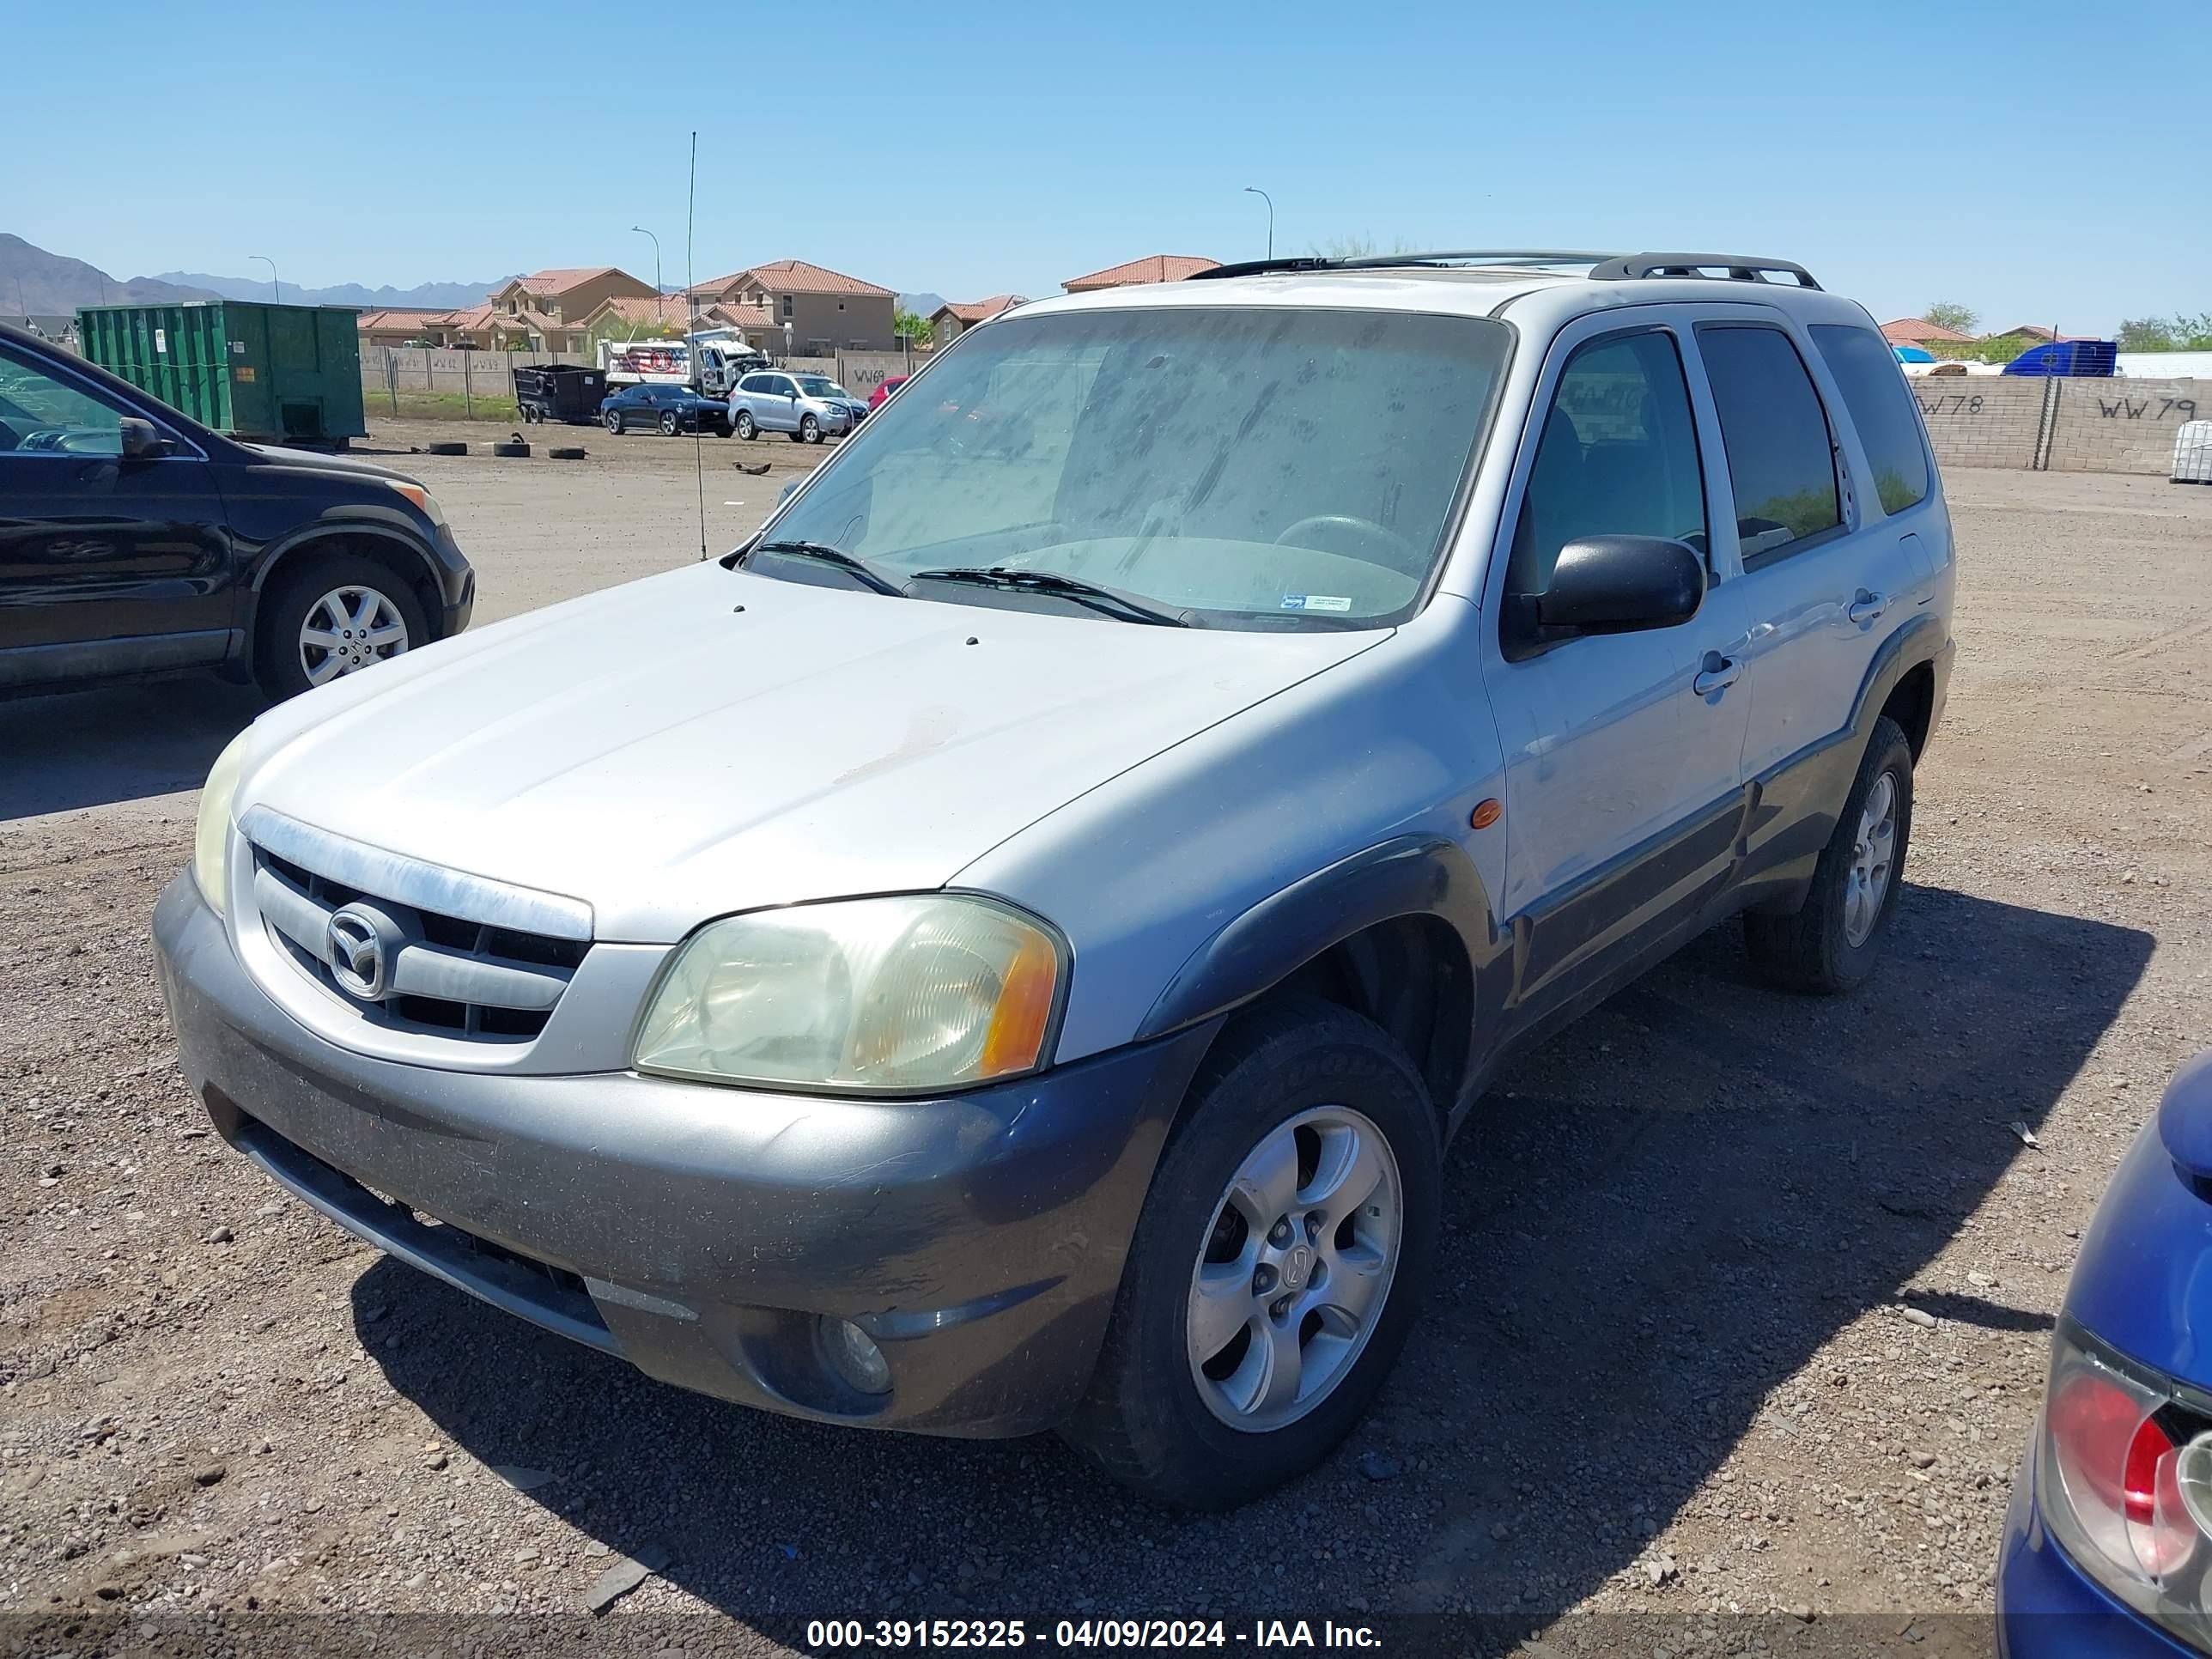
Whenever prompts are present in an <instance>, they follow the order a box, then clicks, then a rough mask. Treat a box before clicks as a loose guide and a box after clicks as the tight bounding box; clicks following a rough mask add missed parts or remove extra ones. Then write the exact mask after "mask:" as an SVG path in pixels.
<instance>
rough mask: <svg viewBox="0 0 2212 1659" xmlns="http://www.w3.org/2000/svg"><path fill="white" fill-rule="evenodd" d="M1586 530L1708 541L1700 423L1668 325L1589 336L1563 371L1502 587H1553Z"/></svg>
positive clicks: (1698, 544) (1701, 544) (1700, 544)
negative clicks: (1562, 555) (1566, 554)
mask: <svg viewBox="0 0 2212 1659" xmlns="http://www.w3.org/2000/svg"><path fill="white" fill-rule="evenodd" d="M1584 536H1666V537H1671V538H1675V539H1677V540H1680V541H1686V542H1687V543H1689V544H1690V545H1691V546H1692V547H1694V548H1696V549H1697V550H1698V551H1699V554H1700V555H1701V556H1702V555H1703V554H1704V552H1705V484H1704V481H1703V479H1702V478H1701V477H1700V476H1699V471H1698V434H1697V424H1696V422H1695V421H1694V420H1692V417H1691V414H1690V393H1689V388H1688V387H1687V386H1686V384H1685V383H1684V381H1683V379H1682V358H1681V354H1680V352H1679V351H1677V350H1676V349H1675V346H1674V337H1673V336H1671V335H1668V334H1664V333H1661V332H1658V331H1652V332H1650V333H1644V334H1628V335H1613V336H1610V337H1607V338H1604V339H1599V340H1593V341H1591V342H1590V343H1589V344H1587V345H1584V346H1583V347H1581V348H1579V349H1577V351H1576V352H1575V355H1574V356H1571V357H1570V358H1569V359H1568V360H1567V366H1566V367H1565V368H1563V369H1561V370H1560V371H1559V386H1558V387H1557V388H1556V389H1555V390H1554V391H1553V393H1552V406H1551V408H1550V409H1549V410H1547V411H1546V413H1545V416H1544V425H1543V429H1542V431H1541V435H1539V436H1538V438H1537V441H1536V459H1535V461H1534V464H1533V465H1531V467H1530V469H1529V472H1528V489H1527V490H1526V492H1525V493H1524V494H1523V495H1522V502H1521V518H1520V520H1519V522H1518V523H1517V524H1516V526H1515V527H1514V532H1513V552H1512V556H1511V560H1510V562H1509V563H1508V565H1507V567H1506V573H1505V591H1506V592H1509V593H1522V594H1531V593H1543V592H1548V591H1550V588H1551V586H1552V571H1553V567H1555V566H1556V565H1557V564H1558V563H1559V550H1560V549H1561V548H1563V547H1565V545H1566V544H1568V543H1569V542H1571V541H1575V540H1577V539H1579V538H1582V537H1584Z"/></svg>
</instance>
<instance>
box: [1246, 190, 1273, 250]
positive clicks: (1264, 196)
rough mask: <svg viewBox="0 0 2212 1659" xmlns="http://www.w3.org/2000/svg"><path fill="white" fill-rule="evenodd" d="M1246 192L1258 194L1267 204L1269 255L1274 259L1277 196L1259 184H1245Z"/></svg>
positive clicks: (1248, 194) (1249, 194)
mask: <svg viewBox="0 0 2212 1659" xmlns="http://www.w3.org/2000/svg"><path fill="white" fill-rule="evenodd" d="M1244 193H1245V194H1246V195H1247V196H1256V197H1259V198H1260V199H1261V201H1263V202H1265V203H1266V204H1267V257H1268V258H1270V259H1272V258H1274V257H1275V198H1274V197H1272V196H1270V195H1268V194H1267V191H1264V190H1262V189H1261V188H1260V186H1259V185H1245V186H1244Z"/></svg>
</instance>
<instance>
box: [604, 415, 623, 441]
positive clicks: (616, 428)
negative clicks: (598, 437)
mask: <svg viewBox="0 0 2212 1659" xmlns="http://www.w3.org/2000/svg"><path fill="white" fill-rule="evenodd" d="M605 421H606V427H607V430H608V431H610V432H611V433H613V434H614V435H615V436H616V437H617V438H619V437H621V436H622V434H623V417H622V410H619V409H611V410H608V411H607V412H606V415H605Z"/></svg>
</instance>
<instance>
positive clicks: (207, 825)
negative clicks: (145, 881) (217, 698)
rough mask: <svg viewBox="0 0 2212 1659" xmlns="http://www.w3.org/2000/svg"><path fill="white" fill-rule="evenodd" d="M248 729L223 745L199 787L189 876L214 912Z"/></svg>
mask: <svg viewBox="0 0 2212 1659" xmlns="http://www.w3.org/2000/svg"><path fill="white" fill-rule="evenodd" d="M251 734H252V727H251V726H248V727H247V728H246V731H244V732H240V733H239V734H238V735H237V736H236V737H234V738H232V739H231V740H230V741H229V742H228V744H225V745H224V746H223V751H222V753H221V754H220V755H217V756H216V757H215V764H214V765H213V766H211V767H210V768H209V769H208V775H207V782H206V783H205V784H204V785H203V786H202V787H201V788H200V816H199V823H197V826H196V827H195V828H194V829H193V830H192V879H193V880H194V881H196V882H197V883H199V884H200V896H201V897H202V898H204V899H205V900H206V901H207V902H208V904H209V905H210V908H213V910H214V911H215V913H216V915H222V913H223V900H224V897H225V895H226V894H227V893H228V883H229V880H230V803H231V798H232V797H233V796H234V795H235V794H237V793H238V774H239V771H240V769H241V768H243V767H244V766H245V764H246V738H248V737H249V736H250V735H251Z"/></svg>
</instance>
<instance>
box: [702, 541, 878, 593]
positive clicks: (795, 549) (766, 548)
mask: <svg viewBox="0 0 2212 1659" xmlns="http://www.w3.org/2000/svg"><path fill="white" fill-rule="evenodd" d="M755 553H781V554H782V555H783V556H785V557H786V558H789V559H811V560H813V561H814V562H816V563H817V564H826V565H831V566H834V567H835V568H837V569H839V570H842V571H844V572H846V573H847V574H850V575H854V576H857V577H859V578H860V580H861V581H862V582H863V583H864V584H866V586H869V587H872V588H873V589H874V590H875V591H876V592H878V593H889V594H890V595H891V596H892V597H893V598H895V599H904V598H906V590H905V589H904V588H902V587H901V586H899V585H898V584H897V583H896V582H895V581H893V580H891V579H890V577H888V576H886V575H884V574H883V572H881V571H880V570H878V569H877V568H875V566H873V565H872V564H870V563H869V562H867V561H866V559H856V558H854V556H852V555H851V554H850V553H848V552H847V551H846V550H844V549H843V548H842V547H832V546H830V545H829V543H827V542H756V543H755V544H753V546H752V548H751V550H750V551H748V552H747V553H746V554H745V556H744V559H741V560H739V561H738V562H739V563H744V562H746V561H747V560H750V558H751V557H752V556H753V554H755Z"/></svg>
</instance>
